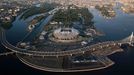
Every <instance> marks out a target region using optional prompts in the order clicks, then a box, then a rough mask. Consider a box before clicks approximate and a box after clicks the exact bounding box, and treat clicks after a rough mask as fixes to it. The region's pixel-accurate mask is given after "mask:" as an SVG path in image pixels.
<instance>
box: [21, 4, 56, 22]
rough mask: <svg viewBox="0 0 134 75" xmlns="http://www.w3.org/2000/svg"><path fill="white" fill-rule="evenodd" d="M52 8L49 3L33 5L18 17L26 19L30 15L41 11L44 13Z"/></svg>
mask: <svg viewBox="0 0 134 75" xmlns="http://www.w3.org/2000/svg"><path fill="white" fill-rule="evenodd" d="M52 9H54V6H53V5H50V4H44V5H41V7H36V6H33V7H31V8H29V9H28V10H27V11H26V12H25V13H24V14H23V15H22V16H21V17H20V19H24V20H25V19H27V18H28V17H30V16H33V15H36V14H41V13H46V12H48V11H50V10H52Z"/></svg>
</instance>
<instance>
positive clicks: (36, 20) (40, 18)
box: [30, 16, 45, 25]
mask: <svg viewBox="0 0 134 75" xmlns="http://www.w3.org/2000/svg"><path fill="white" fill-rule="evenodd" d="M44 17H45V16H37V17H35V18H34V19H33V20H32V21H30V24H32V25H33V24H36V23H38V22H40V21H41V20H42V19H44Z"/></svg>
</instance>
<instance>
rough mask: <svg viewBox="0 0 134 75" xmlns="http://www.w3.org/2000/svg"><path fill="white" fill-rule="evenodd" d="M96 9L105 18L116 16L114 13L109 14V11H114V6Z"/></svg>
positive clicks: (97, 7)
mask: <svg viewBox="0 0 134 75" xmlns="http://www.w3.org/2000/svg"><path fill="white" fill-rule="evenodd" d="M95 8H96V9H97V10H99V11H100V12H101V14H102V15H103V16H106V17H114V16H115V14H114V13H113V14H111V13H110V12H109V10H113V9H112V5H108V6H102V7H100V6H96V7H95Z"/></svg>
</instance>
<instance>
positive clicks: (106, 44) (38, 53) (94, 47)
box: [0, 30, 122, 57]
mask: <svg viewBox="0 0 134 75" xmlns="http://www.w3.org/2000/svg"><path fill="white" fill-rule="evenodd" d="M0 40H1V42H2V44H3V46H5V47H6V48H8V49H9V50H12V51H13V52H16V53H20V54H26V55H32V56H43V57H44V56H66V55H69V56H70V55H73V54H83V53H86V52H94V51H96V50H101V49H103V47H112V46H113V47H114V46H115V45H116V46H117V45H118V46H121V44H122V43H119V42H118V41H107V42H102V43H97V44H94V45H91V46H87V47H83V48H80V49H74V50H68V51H59V52H45V51H43V50H42V51H32V50H26V49H21V48H18V47H15V46H13V45H11V44H10V43H9V42H8V41H7V40H6V36H5V31H3V30H2V31H1V38H0Z"/></svg>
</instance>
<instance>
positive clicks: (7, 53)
mask: <svg viewBox="0 0 134 75" xmlns="http://www.w3.org/2000/svg"><path fill="white" fill-rule="evenodd" d="M10 54H14V52H6V53H0V56H5V55H6V56H7V55H10Z"/></svg>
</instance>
